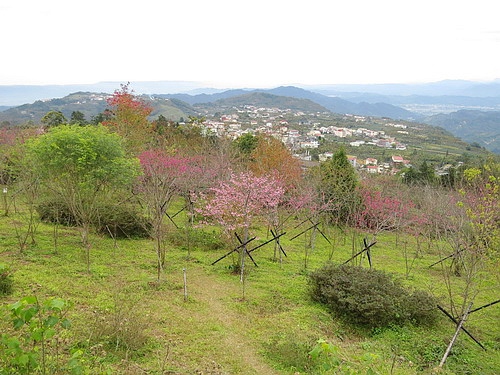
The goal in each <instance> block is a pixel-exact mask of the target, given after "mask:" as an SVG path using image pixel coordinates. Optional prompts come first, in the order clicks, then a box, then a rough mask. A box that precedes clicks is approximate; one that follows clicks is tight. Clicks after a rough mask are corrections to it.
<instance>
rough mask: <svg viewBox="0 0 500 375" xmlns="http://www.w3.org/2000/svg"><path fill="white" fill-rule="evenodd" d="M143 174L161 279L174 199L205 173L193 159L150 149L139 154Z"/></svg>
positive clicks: (140, 183) (142, 187) (142, 185)
mask: <svg viewBox="0 0 500 375" xmlns="http://www.w3.org/2000/svg"><path fill="white" fill-rule="evenodd" d="M139 161H140V164H141V167H142V175H141V176H140V177H139V180H138V185H137V188H138V190H139V191H140V193H141V199H142V200H143V201H144V202H145V206H146V207H147V210H148V213H149V216H150V218H151V222H152V228H151V237H152V238H153V240H154V241H155V249H156V255H157V276H158V281H159V280H160V275H161V271H162V269H163V268H164V266H165V253H166V249H165V246H164V239H165V234H166V232H165V225H164V224H165V217H166V214H167V210H168V207H169V204H170V203H171V201H172V198H173V197H174V196H175V195H176V194H179V193H180V192H182V190H183V187H185V186H186V185H187V184H188V182H189V181H190V180H192V179H193V176H195V175H199V174H201V172H202V170H201V169H200V168H198V167H197V165H196V163H193V158H188V157H181V156H177V155H170V154H168V153H167V152H165V151H164V150H158V149H156V150H148V151H144V152H142V153H141V154H140V155H139Z"/></svg>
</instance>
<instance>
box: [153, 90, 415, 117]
mask: <svg viewBox="0 0 500 375" xmlns="http://www.w3.org/2000/svg"><path fill="white" fill-rule="evenodd" d="M248 93H268V94H273V95H276V96H283V97H290V98H296V99H307V100H309V101H311V102H314V103H316V104H319V105H320V106H322V107H324V108H325V109H327V110H329V111H330V112H334V113H340V114H354V115H361V116H375V117H389V118H394V119H404V120H415V119H417V118H418V117H419V116H418V115H416V114H415V113H412V112H410V111H407V110H405V109H403V108H400V107H396V106H393V105H391V104H386V103H374V104H372V103H367V102H362V103H354V102H349V101H347V100H344V99H340V98H335V97H328V96H325V95H322V94H318V93H315V92H312V91H308V90H304V89H301V88H299V87H295V86H280V87H277V88H274V89H267V90H264V89H255V90H228V91H224V92H220V93H214V94H198V95H189V94H159V95H155V96H158V97H162V98H176V99H180V100H183V101H185V102H187V103H189V104H191V105H195V104H202V103H213V102H216V101H219V100H223V99H229V98H234V97H237V96H241V95H246V94H248Z"/></svg>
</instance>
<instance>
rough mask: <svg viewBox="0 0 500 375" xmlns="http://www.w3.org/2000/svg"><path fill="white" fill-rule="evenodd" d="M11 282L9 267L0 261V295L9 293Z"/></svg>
mask: <svg viewBox="0 0 500 375" xmlns="http://www.w3.org/2000/svg"><path fill="white" fill-rule="evenodd" d="M13 284H14V282H13V280H12V274H11V272H10V269H9V267H8V266H7V265H5V264H2V263H0V296H3V295H8V294H11V293H12V285H13Z"/></svg>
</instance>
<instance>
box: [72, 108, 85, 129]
mask: <svg viewBox="0 0 500 375" xmlns="http://www.w3.org/2000/svg"><path fill="white" fill-rule="evenodd" d="M69 123H70V124H71V125H80V126H84V125H87V124H88V121H87V119H86V118H85V115H84V114H83V112H80V111H73V112H71V118H70V120H69Z"/></svg>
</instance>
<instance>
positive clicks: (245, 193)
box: [196, 172, 285, 282]
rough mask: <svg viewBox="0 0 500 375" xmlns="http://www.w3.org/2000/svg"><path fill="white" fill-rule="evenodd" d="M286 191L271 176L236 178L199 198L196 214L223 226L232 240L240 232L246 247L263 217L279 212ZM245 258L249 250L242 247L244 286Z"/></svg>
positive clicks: (232, 176) (250, 175) (237, 176)
mask: <svg viewBox="0 0 500 375" xmlns="http://www.w3.org/2000/svg"><path fill="white" fill-rule="evenodd" d="M284 191H285V190H284V187H283V185H282V184H281V182H280V181H279V180H278V179H276V178H275V177H273V176H271V175H263V176H260V177H257V176H255V175H253V174H252V173H248V172H242V173H239V174H232V175H231V177H230V178H229V180H228V181H221V182H220V183H219V184H218V185H217V186H215V187H213V188H210V189H209V191H208V193H207V194H205V195H201V196H199V197H198V201H197V203H198V205H197V208H196V211H197V212H198V213H199V214H201V215H203V217H204V218H205V222H206V223H208V222H212V223H215V224H218V225H220V226H221V227H222V229H223V233H225V235H226V236H227V237H228V239H229V238H231V235H232V233H233V232H240V234H242V238H243V240H242V242H243V243H246V242H247V241H248V232H249V228H250V226H251V225H252V223H253V222H254V220H256V219H257V218H259V217H262V214H263V213H266V212H267V213H268V214H269V212H272V211H273V210H276V209H277V207H278V206H279V204H280V203H281V202H282V200H283V197H284ZM271 216H272V215H271ZM271 216H269V217H271ZM245 257H246V249H245V247H244V246H242V247H241V248H240V250H239V264H240V271H241V281H242V282H243V281H244V268H245Z"/></svg>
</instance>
